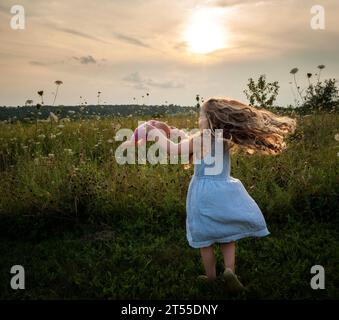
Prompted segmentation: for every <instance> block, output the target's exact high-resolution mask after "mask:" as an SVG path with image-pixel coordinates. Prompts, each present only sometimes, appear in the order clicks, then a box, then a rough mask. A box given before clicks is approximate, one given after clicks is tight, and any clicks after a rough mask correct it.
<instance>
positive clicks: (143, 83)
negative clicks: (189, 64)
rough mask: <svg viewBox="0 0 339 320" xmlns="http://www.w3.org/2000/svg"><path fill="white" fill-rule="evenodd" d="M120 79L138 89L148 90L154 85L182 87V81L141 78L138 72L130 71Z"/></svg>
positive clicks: (168, 87)
mask: <svg viewBox="0 0 339 320" xmlns="http://www.w3.org/2000/svg"><path fill="white" fill-rule="evenodd" d="M122 80H124V81H126V82H128V83H131V84H132V86H133V88H135V89H140V90H148V89H149V87H156V88H162V89H179V88H184V87H185V85H184V84H183V83H178V82H175V81H171V80H167V81H155V80H152V79H149V78H148V79H146V78H142V77H141V76H140V75H139V73H138V72H134V73H131V74H130V75H128V76H126V77H124V78H123V79H122Z"/></svg>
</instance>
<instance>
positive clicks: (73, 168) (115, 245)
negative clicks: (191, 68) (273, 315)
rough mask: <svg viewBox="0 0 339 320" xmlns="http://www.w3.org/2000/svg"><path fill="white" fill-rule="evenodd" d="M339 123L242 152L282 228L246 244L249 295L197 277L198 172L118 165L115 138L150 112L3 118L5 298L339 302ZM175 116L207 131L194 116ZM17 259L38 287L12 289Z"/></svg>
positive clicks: (245, 176)
mask: <svg viewBox="0 0 339 320" xmlns="http://www.w3.org/2000/svg"><path fill="white" fill-rule="evenodd" d="M338 118H339V116H338V115H326V114H322V115H312V116H309V117H300V118H298V130H297V132H296V133H295V134H294V135H293V136H291V137H290V138H289V141H288V144H289V149H288V150H286V151H285V152H284V153H282V154H281V155H279V156H276V157H267V156H266V157H265V156H257V155H256V156H246V155H241V154H234V155H232V176H234V177H237V178H239V179H240V180H241V181H242V182H243V184H244V185H245V187H246V188H247V190H248V192H249V193H250V194H251V196H252V197H253V198H254V199H255V200H256V202H257V203H258V205H259V206H260V208H261V209H262V211H263V213H264V215H265V218H266V222H267V224H268V228H269V230H270V231H271V235H270V236H268V237H265V238H261V239H254V238H248V239H243V240H241V241H239V242H238V244H237V273H238V274H239V275H240V277H241V280H242V282H243V283H244V284H245V285H246V287H247V289H248V291H247V292H245V293H243V294H241V295H239V296H229V295H228V294H227V292H225V290H224V284H223V282H222V281H221V280H220V281H217V283H216V284H215V285H212V286H209V287H207V288H206V287H205V286H203V285H201V284H199V282H198V281H197V280H196V277H197V275H199V274H201V273H203V267H202V264H201V259H200V255H199V250H197V249H193V248H191V247H189V245H188V243H187V240H186V230H185V218H186V216H185V215H186V213H185V197H186V192H187V187H188V183H189V181H190V177H191V175H192V172H193V168H190V169H189V170H183V167H182V165H168V166H161V165H156V166H151V165H125V166H119V165H118V164H117V163H116V161H115V159H114V150H115V149H116V147H117V146H118V142H115V141H110V139H113V140H114V134H115V132H116V131H117V130H118V128H119V125H120V126H121V127H127V128H132V127H134V126H135V125H136V123H137V120H138V119H136V118H128V119H123V118H119V119H116V120H114V122H112V121H110V120H104V119H103V120H100V121H96V120H83V121H80V120H79V121H74V122H70V123H65V127H64V128H58V127H57V125H49V124H39V125H38V127H36V126H35V125H31V124H21V123H16V124H0V178H1V181H0V257H1V259H0V298H4V299H16V298H20V299H21V298H25V299H37V298H46V299H55V298H61V299H74V298H105V299H123V298H135V299H139V298H144V299H152V298H153V299H168V298H176V299H205V298H206V299H224V298H225V299H239V298H240V299H329V298H331V299H334V298H338V297H339V275H338V272H337V268H338V261H339V251H338V247H339V229H338V222H339V219H338V200H337V199H338V157H337V152H338V142H337V141H336V140H335V139H334V135H335V134H336V133H337V131H336V130H337V126H338ZM164 120H165V121H168V122H169V123H171V124H173V125H176V126H178V127H182V128H194V127H196V126H197V123H196V118H194V117H193V116H191V117H184V116H182V117H181V116H176V117H173V118H171V117H166V118H164ZM51 134H52V137H51ZM42 135H44V136H45V137H43V136H42ZM54 135H55V137H54ZM39 136H40V137H39ZM79 138H80V139H79ZM100 141H101V143H100V144H98V142H100ZM37 142H39V144H37ZM65 149H72V153H71V154H69V152H68V151H65ZM51 154H53V156H52V155H51ZM217 249H218V248H216V253H217V258H218V266H217V267H218V272H219V273H221V271H222V259H221V254H220V251H219V250H217ZM15 264H20V265H23V266H24V267H25V271H26V290H19V291H14V290H12V289H11V288H10V286H9V283H10V277H11V274H10V268H11V266H12V265H15ZM316 264H320V265H322V266H324V268H325V272H326V289H325V290H312V289H311V287H310V279H311V277H312V276H313V275H312V274H311V273H310V269H311V267H312V266H313V265H316Z"/></svg>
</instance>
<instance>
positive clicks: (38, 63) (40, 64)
mask: <svg viewBox="0 0 339 320" xmlns="http://www.w3.org/2000/svg"><path fill="white" fill-rule="evenodd" d="M29 64H31V65H33V66H46V63H43V62H40V61H30V62H29Z"/></svg>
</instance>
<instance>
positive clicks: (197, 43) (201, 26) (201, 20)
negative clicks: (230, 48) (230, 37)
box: [184, 8, 227, 54]
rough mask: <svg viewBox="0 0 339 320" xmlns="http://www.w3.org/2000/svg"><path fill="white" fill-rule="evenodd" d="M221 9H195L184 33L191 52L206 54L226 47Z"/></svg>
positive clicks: (225, 33) (225, 34)
mask: <svg viewBox="0 0 339 320" xmlns="http://www.w3.org/2000/svg"><path fill="white" fill-rule="evenodd" d="M222 18H223V11H221V10H218V9H216V8H213V9H211V8H201V9H197V10H196V11H195V12H194V13H193V15H192V16H191V18H190V20H189V22H188V26H187V28H186V30H185V33H184V39H185V41H186V43H187V44H188V49H189V51H190V52H192V53H198V54H208V53H211V52H213V51H215V50H218V49H222V48H225V47H227V32H226V30H225V26H224V25H223V24H222Z"/></svg>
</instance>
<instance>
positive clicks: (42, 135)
mask: <svg viewBox="0 0 339 320" xmlns="http://www.w3.org/2000/svg"><path fill="white" fill-rule="evenodd" d="M38 138H39V139H45V138H46V136H45V135H44V134H39V135H38Z"/></svg>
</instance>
